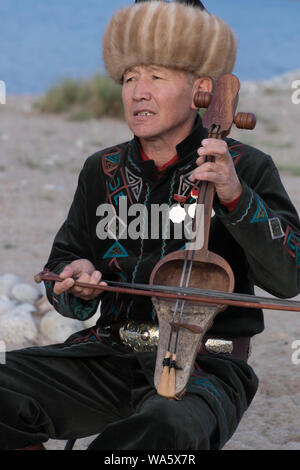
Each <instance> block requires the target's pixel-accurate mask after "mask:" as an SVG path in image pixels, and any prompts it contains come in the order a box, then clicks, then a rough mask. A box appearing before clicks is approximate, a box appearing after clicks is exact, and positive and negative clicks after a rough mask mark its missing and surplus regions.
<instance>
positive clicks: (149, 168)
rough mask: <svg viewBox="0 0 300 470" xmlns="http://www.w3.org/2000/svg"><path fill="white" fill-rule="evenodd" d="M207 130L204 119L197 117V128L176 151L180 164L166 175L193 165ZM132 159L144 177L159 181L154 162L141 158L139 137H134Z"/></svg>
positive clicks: (173, 166)
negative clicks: (182, 167) (190, 164)
mask: <svg viewBox="0 0 300 470" xmlns="http://www.w3.org/2000/svg"><path fill="white" fill-rule="evenodd" d="M207 135H208V133H207V130H206V129H204V127H203V125H202V119H201V117H200V116H198V117H197V119H196V122H195V126H194V128H193V130H192V132H191V133H190V135H189V136H188V137H186V139H184V140H183V141H182V142H180V144H179V145H177V147H176V150H177V154H178V157H179V160H178V162H176V163H175V164H174V165H172V166H170V167H169V168H168V169H167V170H166V172H165V174H166V175H167V174H169V173H170V172H172V171H174V169H176V168H178V167H181V166H185V165H187V164H188V163H193V162H194V161H196V159H197V150H198V148H199V147H201V142H202V140H203V139H205V138H207ZM131 143H132V158H133V160H134V162H135V163H136V164H137V165H138V167H139V168H140V169H141V170H142V173H143V175H144V176H145V177H146V178H147V177H148V178H149V179H151V180H153V179H155V180H156V179H157V174H156V168H155V164H154V162H153V160H148V161H143V160H142V158H141V148H140V142H139V139H138V137H136V136H135V137H134V139H133V140H132V142H131Z"/></svg>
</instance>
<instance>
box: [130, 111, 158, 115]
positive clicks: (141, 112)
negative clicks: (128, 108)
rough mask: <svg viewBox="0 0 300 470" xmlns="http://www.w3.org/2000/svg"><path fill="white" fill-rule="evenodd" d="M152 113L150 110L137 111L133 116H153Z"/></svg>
mask: <svg viewBox="0 0 300 470" xmlns="http://www.w3.org/2000/svg"><path fill="white" fill-rule="evenodd" d="M154 114H155V113H153V112H152V111H137V112H135V113H134V116H154Z"/></svg>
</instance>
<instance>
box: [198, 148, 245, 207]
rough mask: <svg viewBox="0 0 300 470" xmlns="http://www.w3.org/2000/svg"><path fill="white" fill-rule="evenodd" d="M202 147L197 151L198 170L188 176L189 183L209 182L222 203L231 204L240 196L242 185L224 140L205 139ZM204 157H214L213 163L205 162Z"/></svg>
mask: <svg viewBox="0 0 300 470" xmlns="http://www.w3.org/2000/svg"><path fill="white" fill-rule="evenodd" d="M202 145H203V147H201V148H200V149H199V150H198V155H199V156H200V158H198V160H197V162H196V163H197V165H198V168H196V169H195V171H194V173H193V174H192V175H191V176H190V181H192V182H195V181H197V180H198V181H210V182H212V183H214V184H215V186H216V191H217V194H218V196H219V199H220V201H222V202H231V201H233V200H234V199H237V198H238V197H239V196H241V194H242V185H241V183H240V180H239V178H238V176H237V174H236V171H235V167H234V164H233V161H232V158H231V155H230V153H229V150H228V146H227V143H226V142H225V141H224V140H217V139H205V140H203V141H202ZM206 155H213V156H215V157H216V158H215V162H214V163H211V162H206V163H205V157H206Z"/></svg>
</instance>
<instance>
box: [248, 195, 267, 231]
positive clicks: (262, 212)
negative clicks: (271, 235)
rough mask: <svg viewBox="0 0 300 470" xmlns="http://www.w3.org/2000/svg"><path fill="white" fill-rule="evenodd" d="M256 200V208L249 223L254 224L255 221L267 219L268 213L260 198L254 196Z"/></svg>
mask: <svg viewBox="0 0 300 470" xmlns="http://www.w3.org/2000/svg"><path fill="white" fill-rule="evenodd" d="M256 200H257V209H256V212H255V214H254V217H253V218H252V220H251V222H250V224H254V223H256V222H264V221H265V220H268V219H269V217H268V213H267V211H266V208H265V206H264V205H263V203H262V201H261V199H260V198H259V197H258V196H256Z"/></svg>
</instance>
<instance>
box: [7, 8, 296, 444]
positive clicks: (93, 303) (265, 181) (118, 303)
mask: <svg viewBox="0 0 300 470" xmlns="http://www.w3.org/2000/svg"><path fill="white" fill-rule="evenodd" d="M136 3H137V4H136V5H134V6H132V7H129V8H126V9H123V10H121V11H119V12H117V13H116V15H114V17H113V19H112V21H111V22H110V24H109V26H108V29H107V31H106V33H105V37H104V59H105V62H106V67H107V69H108V71H109V73H110V75H111V76H112V77H113V78H114V79H115V80H116V81H118V82H121V83H122V90H123V103H124V109H125V115H126V120H127V122H128V125H129V127H130V129H131V130H132V132H133V134H134V139H133V140H132V141H131V142H126V143H122V144H118V145H116V146H115V147H113V148H110V149H105V150H103V151H100V152H97V153H96V154H95V155H93V156H91V157H90V158H89V159H88V160H87V161H86V163H85V165H84V168H83V170H82V172H81V174H80V177H79V183H78V188H77V191H76V194H75V197H74V201H73V204H72V207H71V209H70V212H69V215H68V217H67V220H66V222H65V223H64V225H63V226H62V228H61V229H60V231H59V232H58V234H57V236H56V239H55V241H54V245H53V248H52V252H51V255H50V258H49V260H48V263H47V265H46V268H48V269H50V270H51V271H54V272H56V273H59V274H60V277H61V279H62V282H61V283H55V284H54V283H49V282H47V283H46V287H47V295H48V298H49V300H50V301H51V302H52V303H53V305H54V306H55V307H56V309H57V310H58V311H59V312H60V313H61V314H63V315H65V316H68V317H75V318H78V319H81V320H86V319H88V318H90V317H92V316H93V315H94V313H95V312H96V310H97V308H98V305H99V302H100V300H101V317H100V319H99V320H98V322H97V325H96V326H95V327H94V328H92V329H89V330H86V331H84V332H80V333H78V334H75V335H73V336H72V337H71V338H69V339H68V340H67V341H66V343H64V344H60V345H54V346H48V347H44V348H30V349H27V350H23V351H17V352H13V353H10V354H8V360H7V365H6V366H2V367H1V374H0V398H1V404H2V405H1V409H2V412H1V418H0V447H1V448H5V449H9V448H24V447H26V446H34V445H38V444H39V443H41V442H46V441H47V440H48V439H49V438H52V439H71V438H81V437H85V436H89V435H94V434H99V436H98V437H97V439H95V440H94V442H93V443H92V444H91V445H90V447H89V449H95V450H101V449H105V450H107V449H110V450H113V449H118V450H133V449H144V450H145V449H148V450H166V449H172V450H201V449H221V448H222V447H223V446H224V444H225V443H226V442H227V441H228V440H229V439H230V437H231V436H232V435H233V433H234V431H235V430H236V428H237V426H238V424H239V422H240V420H241V418H242V416H243V413H244V412H245V410H246V409H247V408H248V406H249V404H250V403H251V401H252V399H253V397H254V395H255V392H256V390H257V385H258V381H257V378H256V376H255V373H254V372H253V370H252V369H251V367H250V366H249V365H248V364H247V356H248V346H249V338H250V337H252V336H254V335H256V334H258V333H260V332H261V331H263V328H264V325H263V316H262V312H261V311H260V310H250V309H247V308H235V307H229V308H228V309H227V310H226V311H224V312H222V313H220V314H219V315H218V316H217V318H216V320H215V322H214V326H213V327H212V329H211V330H210V331H209V333H208V334H209V335H210V336H211V337H213V338H214V337H217V338H220V339H224V338H225V339H231V340H232V344H233V346H234V349H233V353H232V354H225V353H222V351H221V352H220V353H219V354H213V353H210V352H208V351H207V350H206V349H205V345H202V350H201V354H199V355H198V356H197V360H196V363H195V369H194V372H193V374H192V376H191V378H190V380H189V382H188V384H187V387H186V394H185V395H184V397H183V398H182V399H180V400H167V399H166V398H163V397H162V396H160V395H158V394H157V393H156V389H155V387H154V384H153V373H154V368H155V362H156V351H155V349H154V350H152V351H148V350H147V348H144V350H143V348H141V350H140V351H135V350H134V349H133V347H132V346H130V345H128V344H124V342H123V341H122V339H121V338H120V336H119V331H120V327H123V330H124V331H125V335H126V333H128V332H130V328H129V326H128V322H131V325H132V322H133V323H134V324H135V325H139V324H141V323H142V324H143V325H145V324H146V325H147V328H149V329H150V328H152V327H153V326H154V325H155V324H157V318H156V313H155V310H154V307H153V305H152V303H151V300H150V299H149V298H142V297H138V296H130V295H121V294H114V293H111V292H109V293H108V292H107V293H103V294H102V295H99V291H97V290H95V289H94V288H93V287H92V286H91V288H79V287H75V286H74V279H77V280H80V281H83V282H86V283H90V284H91V285H92V284H97V283H102V284H104V283H103V281H102V279H105V280H122V281H127V282H132V283H147V282H148V281H149V276H150V274H151V272H152V269H153V267H154V266H155V264H156V263H157V262H158V261H159V260H160V259H162V258H163V257H164V256H165V255H166V254H168V253H171V252H173V251H176V250H179V249H182V248H184V246H185V243H186V241H187V240H186V239H185V238H184V237H182V238H181V239H177V238H170V237H169V238H168V237H166V232H165V231H164V226H163V224H162V226H161V227H160V229H161V230H160V236H159V238H158V239H155V238H151V237H146V236H144V235H145V234H146V231H147V230H146V229H147V226H148V224H147V221H146V219H143V218H141V223H140V225H141V227H140V230H141V235H140V236H139V237H137V239H131V238H130V237H122V236H121V235H122V234H123V232H124V230H125V228H124V224H122V222H123V221H122V220H120V219H119V220H118V223H116V220H117V216H118V213H119V212H118V210H119V208H120V206H121V205H122V204H123V203H124V201H126V204H128V220H129V221H131V220H132V219H133V218H132V217H131V218H130V208H132V207H133V206H134V204H135V203H138V204H140V205H142V206H143V207H144V209H145V210H144V212H143V216H146V215H147V214H148V216H149V213H150V212H151V210H150V209H151V207H152V205H154V204H163V203H166V204H168V206H171V205H172V204H174V203H175V202H176V201H178V200H180V201H182V200H183V199H185V202H186V204H188V205H189V204H192V203H193V202H194V200H193V199H192V198H191V197H190V193H191V190H192V189H193V187H194V185H195V182H196V181H211V182H213V183H214V184H215V186H216V192H217V196H216V198H215V203H214V209H215V213H216V215H215V217H214V218H213V219H212V227H211V237H210V244H209V249H210V250H211V251H213V252H215V253H218V254H219V255H221V256H223V257H224V258H225V259H226V260H227V261H228V263H229V264H230V266H231V268H232V270H233V272H234V274H235V281H236V287H235V289H236V292H242V293H248V294H252V293H253V292H254V290H253V286H254V284H256V285H259V286H261V287H263V288H264V289H266V290H268V291H269V292H271V293H272V294H275V295H277V296H279V297H293V296H295V295H297V294H298V292H299V266H298V265H299V246H300V245H299V234H300V222H299V219H298V215H297V213H296V211H295V209H294V207H293V205H292V204H291V202H290V200H289V198H288V196H287V194H286V192H285V190H284V188H283V186H282V184H281V181H280V178H279V175H278V172H277V170H276V168H275V166H274V163H273V162H272V160H271V158H270V157H269V156H267V155H265V154H264V153H262V152H260V151H259V150H256V149H254V148H252V147H249V146H246V145H243V144H241V143H239V142H237V141H234V140H232V139H226V141H217V140H214V139H208V138H207V131H206V130H205V129H204V128H203V126H202V122H201V119H200V118H199V117H198V111H197V109H196V107H195V105H194V97H195V94H196V93H197V92H198V91H211V89H212V83H213V80H215V79H217V78H218V77H219V76H220V75H222V74H224V73H227V72H231V71H232V69H233V66H234V61H235V51H236V46H235V44H236V43H235V39H234V35H233V33H232V32H231V30H230V28H229V27H228V26H227V25H226V24H225V23H224V22H222V21H221V20H219V19H218V18H216V17H214V16H213V15H210V14H209V13H207V12H206V11H205V10H204V9H203V5H202V4H201V2H197V1H193V2H173V3H169V2H161V1H160V2H151V1H149V2H136ZM187 3H190V5H187ZM207 155H214V156H215V157H216V160H215V163H205V157H206V156H207ZM105 203H107V204H108V205H109V206H110V207H113V210H114V214H115V217H114V222H115V224H114V225H112V226H113V227H114V229H113V228H111V227H112V226H111V221H109V222H105V223H103V220H104V219H105V214H104V213H103V211H102V209H103V205H104V204H105ZM131 216H132V213H131ZM149 217H150V219H149V226H151V214H150V216H149ZM174 225H175V224H174ZM103 227H105V230H104V229H103ZM110 229H111V230H112V231H113V232H114V233H117V236H116V237H115V239H113V237H110V238H109V237H106V238H105V236H104V235H105V233H106V234H107V232H108V231H109V230H110ZM137 335H138V333H137ZM238 345H240V347H239V346H238ZM16 404H17V406H16Z"/></svg>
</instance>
